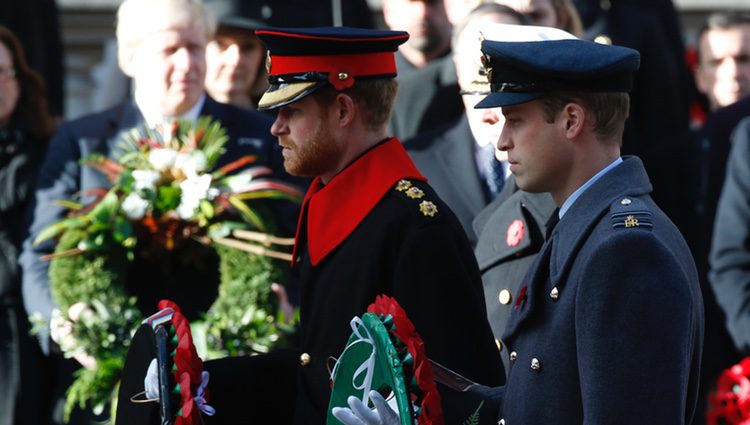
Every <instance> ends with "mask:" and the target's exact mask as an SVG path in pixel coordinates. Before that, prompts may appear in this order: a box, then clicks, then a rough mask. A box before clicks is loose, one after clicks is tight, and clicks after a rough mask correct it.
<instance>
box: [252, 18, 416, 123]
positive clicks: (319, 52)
mask: <svg viewBox="0 0 750 425" xmlns="http://www.w3.org/2000/svg"><path fill="white" fill-rule="evenodd" d="M255 34H256V35H257V36H258V38H260V39H261V41H263V43H265V45H266V47H267V49H268V59H267V62H266V68H267V70H268V81H269V83H270V86H269V88H268V90H267V91H266V92H265V93H264V94H263V97H262V98H261V99H260V102H259V104H258V109H260V110H267V109H273V108H278V107H280V106H284V105H287V104H289V103H292V102H296V101H297V100H299V99H301V98H303V97H305V96H307V95H308V94H310V93H312V92H313V91H315V90H317V89H318V88H320V87H322V86H325V85H326V84H331V85H333V86H334V87H335V88H336V89H337V90H344V89H346V88H348V87H351V86H352V85H354V81H355V80H356V79H357V78H394V77H395V76H396V61H395V57H394V52H396V50H398V46H399V45H400V44H402V43H404V42H405V41H406V40H408V39H409V34H408V33H406V32H403V31H379V30H368V29H362V28H349V27H319V28H261V29H258V30H256V31H255Z"/></svg>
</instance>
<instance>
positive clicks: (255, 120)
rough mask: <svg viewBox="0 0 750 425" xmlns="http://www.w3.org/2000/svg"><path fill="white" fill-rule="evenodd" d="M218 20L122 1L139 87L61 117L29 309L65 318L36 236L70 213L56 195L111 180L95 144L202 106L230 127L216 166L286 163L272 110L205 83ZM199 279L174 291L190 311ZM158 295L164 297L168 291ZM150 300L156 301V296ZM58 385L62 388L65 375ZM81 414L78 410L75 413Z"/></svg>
mask: <svg viewBox="0 0 750 425" xmlns="http://www.w3.org/2000/svg"><path fill="white" fill-rule="evenodd" d="M215 26H216V25H215V23H214V22H213V21H212V20H211V19H210V18H209V16H208V15H207V14H206V13H205V10H204V7H203V5H202V3H201V2H200V0H125V1H124V2H123V3H122V4H121V5H120V8H119V10H118V14H117V41H118V59H119V65H120V68H121V69H122V70H123V71H124V72H125V74H127V75H128V76H129V77H131V78H132V79H133V85H134V88H135V92H134V96H133V98H132V99H129V100H127V101H125V102H123V103H122V104H119V105H117V106H115V107H113V108H111V109H108V110H105V111H102V112H99V113H95V114H92V115H88V116H84V117H82V118H79V119H76V120H73V121H69V122H65V123H63V124H61V125H60V127H59V129H58V131H57V133H56V134H55V136H54V138H53V139H52V141H51V143H50V147H49V152H48V155H47V157H46V159H45V161H44V164H43V165H42V168H41V170H40V174H39V180H38V187H37V191H36V194H35V197H34V198H33V203H32V205H31V208H30V211H29V213H30V214H32V216H31V218H30V219H31V227H30V229H29V236H28V239H27V240H26V241H25V243H24V249H23V253H22V255H21V259H20V262H21V265H22V267H23V296H24V301H25V306H26V310H27V312H28V313H29V314H30V315H31V314H40V315H41V316H42V317H43V318H45V319H46V320H48V321H50V320H53V323H55V324H57V323H59V322H60V321H59V320H55V317H57V316H58V315H57V314H53V312H54V311H55V310H56V304H55V301H54V300H53V298H52V295H51V293H50V284H49V280H48V277H47V270H48V262H45V261H43V260H41V259H40V257H41V256H42V255H44V254H49V253H50V252H52V251H53V250H54V243H53V242H52V241H48V242H47V243H43V244H40V245H37V246H34V245H33V244H32V241H33V240H34V239H35V238H36V236H37V235H38V234H39V232H40V231H41V230H42V229H44V228H46V227H47V226H49V225H50V224H52V223H55V222H57V221H58V220H60V219H61V218H63V217H64V216H65V213H66V210H65V209H64V208H63V207H61V206H60V205H58V204H57V203H56V202H57V201H59V200H65V199H71V198H72V197H73V196H74V195H75V194H82V195H84V196H83V197H82V201H83V202H84V203H86V202H90V201H91V200H92V199H90V198H89V199H86V196H85V195H86V194H87V193H91V190H92V189H99V188H106V187H109V186H110V184H109V182H108V180H107V178H106V177H105V176H104V175H103V174H101V173H99V172H97V171H95V170H93V169H91V168H89V167H81V165H80V162H79V161H80V159H81V158H83V157H85V156H87V155H90V154H92V153H103V154H106V155H108V156H110V157H111V156H112V152H113V150H114V148H115V146H116V145H117V143H118V141H119V140H120V139H121V138H122V135H123V134H125V133H126V132H128V131H129V130H131V129H134V128H141V127H144V126H148V127H150V128H167V127H166V126H168V125H169V124H171V123H172V122H174V121H175V120H178V119H179V120H191V121H194V120H196V119H197V118H198V117H199V116H204V115H208V116H212V117H213V118H214V119H218V120H220V121H221V122H222V124H223V126H224V127H225V128H226V129H227V132H228V135H229V137H230V140H229V142H228V143H227V145H226V152H225V154H224V155H223V156H222V158H221V159H220V160H219V161H218V163H217V164H216V166H217V167H221V166H222V165H224V164H227V163H228V162H230V161H232V160H234V159H237V158H239V157H240V156H243V155H257V156H258V158H259V160H260V161H261V162H263V163H265V164H266V165H269V166H270V167H271V168H273V169H274V170H275V171H276V170H278V171H279V172H283V171H281V170H282V166H281V162H282V159H281V156H280V151H279V150H278V147H277V145H276V141H275V138H273V137H272V136H271V134H270V126H271V121H270V119H268V118H266V117H265V116H263V115H261V114H259V113H256V112H251V111H246V110H242V109H240V108H237V107H234V106H230V105H225V104H221V103H218V102H216V101H215V100H213V99H211V98H210V97H208V96H207V95H206V94H205V92H204V86H203V84H204V80H205V74H206V61H205V48H206V43H207V41H208V40H209V39H210V38H211V35H212V33H213V31H214V29H215ZM192 280H193V282H182V284H181V285H182V286H181V288H180V291H179V293H180V294H181V296H180V297H179V298H181V299H180V300H175V301H176V302H178V303H179V304H180V305H181V307H182V308H183V311H186V310H187V311H188V312H192V314H193V315H197V313H198V312H200V311H205V310H206V309H207V308H208V307H209V306H210V303H211V302H212V300H213V298H215V295H216V291H217V287H216V285H206V284H205V282H198V280H200V279H192ZM217 284H218V281H217ZM142 286H148V285H142ZM142 286H139V287H142ZM137 295H140V294H137ZM170 295H171V294H170ZM150 296H151V297H152V298H156V300H158V299H159V298H158V297H160V296H164V294H163V293H159V294H150ZM144 298H146V299H148V297H144ZM144 308H146V309H148V310H149V311H151V310H153V309H155V308H156V304H155V302H154V305H153V306H146V305H144ZM188 314H189V315H190V313H188ZM193 317H196V316H193ZM54 330H55V329H52V331H53V332H52V334H51V335H53V336H54V335H55V332H54ZM48 331H49V329H48ZM48 335H50V333H49V332H45V333H44V334H43V335H42V337H41V338H40V343H41V345H42V347H43V349H44V351H45V352H46V353H50V348H52V352H53V353H54V352H55V351H56V350H55V347H56V344H51V343H50V339H49V336H48ZM53 358H57V359H58V360H57V361H61V365H60V373H59V375H60V378H61V379H62V380H65V379H67V380H68V383H69V382H70V377H71V373H72V371H73V370H74V369H77V368H78V367H79V365H78V364H77V363H75V362H73V361H71V360H65V361H62V360H59V356H53ZM77 360H79V362H82V364H85V363H87V362H90V359H86V357H85V356H81V357H80V358H77ZM89 364H90V363H89ZM58 387H60V389H61V390H64V389H65V387H66V385H65V384H63V385H62V386H61V385H58ZM76 420H77V419H76V416H75V414H74V416H73V418H72V419H71V421H72V422H73V423H75V422H76Z"/></svg>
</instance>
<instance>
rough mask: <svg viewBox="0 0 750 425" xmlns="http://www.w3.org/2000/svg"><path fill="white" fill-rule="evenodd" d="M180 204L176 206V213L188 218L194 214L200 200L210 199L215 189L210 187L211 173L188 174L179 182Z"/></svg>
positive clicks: (184, 218) (185, 218)
mask: <svg viewBox="0 0 750 425" xmlns="http://www.w3.org/2000/svg"><path fill="white" fill-rule="evenodd" d="M180 190H181V191H182V193H181V195H180V205H179V206H178V207H177V214H178V215H179V216H180V218H182V219H183V220H189V219H191V218H193V216H194V215H195V210H196V209H198V206H199V205H200V203H201V201H202V200H204V199H211V198H213V197H214V196H216V194H215V190H212V188H211V175H210V174H202V175H200V176H197V175H190V174H188V178H187V179H185V180H184V181H183V182H182V183H180Z"/></svg>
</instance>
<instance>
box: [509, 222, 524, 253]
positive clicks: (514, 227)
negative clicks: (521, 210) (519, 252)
mask: <svg viewBox="0 0 750 425" xmlns="http://www.w3.org/2000/svg"><path fill="white" fill-rule="evenodd" d="M525 232H526V228H525V226H524V224H523V221H521V220H520V219H515V220H513V222H512V223H510V226H508V230H507V231H506V232H505V242H506V243H507V244H508V246H511V247H513V246H518V244H519V243H521V239H523V235H524V233H525Z"/></svg>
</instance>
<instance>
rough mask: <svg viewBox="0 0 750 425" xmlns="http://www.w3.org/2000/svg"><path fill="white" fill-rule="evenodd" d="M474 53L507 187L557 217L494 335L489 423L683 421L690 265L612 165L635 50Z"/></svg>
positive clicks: (696, 289) (692, 315) (574, 44)
mask: <svg viewBox="0 0 750 425" xmlns="http://www.w3.org/2000/svg"><path fill="white" fill-rule="evenodd" d="M523 28H526V27H519V31H521V30H522V29H523ZM482 52H483V53H484V54H485V56H486V57H487V61H488V67H489V69H490V71H491V72H490V73H489V75H490V83H491V84H492V89H493V90H492V91H493V93H491V94H490V95H489V96H487V97H486V98H485V99H484V100H483V101H482V102H480V103H479V104H478V105H477V107H480V108H481V107H498V106H500V107H502V110H503V115H504V116H505V126H504V127H503V132H502V134H501V136H500V140H499V141H498V148H499V149H501V150H504V151H506V152H507V153H508V158H509V162H510V164H511V165H510V167H511V171H512V172H513V174H514V176H515V177H516V183H517V184H518V186H519V187H520V188H521V189H523V190H526V191H530V192H545V191H546V192H549V193H550V194H551V195H552V198H553V199H554V201H555V204H556V205H557V206H558V208H559V210H558V211H556V213H555V214H554V215H553V218H555V219H557V220H554V221H551V222H550V223H549V225H548V233H549V236H548V239H547V240H546V241H545V243H544V246H543V247H542V249H541V252H540V254H539V256H538V257H537V258H536V260H535V262H534V264H533V265H532V267H531V269H530V270H529V272H528V273H527V274H526V276H525V277H524V279H523V282H524V284H523V286H522V288H521V291H520V293H519V294H518V296H517V297H516V299H515V301H514V303H513V305H514V309H513V312H512V313H511V317H510V320H509V321H508V325H507V327H506V329H505V333H504V334H503V341H504V342H505V344H506V345H507V346H508V350H509V351H510V352H511V355H510V360H511V366H510V370H509V372H508V379H507V383H506V385H505V386H504V387H501V388H498V389H496V391H495V393H494V396H495V397H496V399H495V400H496V402H497V403H499V405H500V418H499V421H498V422H497V423H498V424H499V425H505V424H603V423H613V422H616V423H635V422H642V423H650V424H657V423H658V424H684V423H689V422H690V421H691V420H692V417H693V414H694V410H695V404H696V397H697V394H698V382H699V369H700V353H701V349H702V342H703V306H702V302H701V295H700V286H699V284H698V277H697V274H696V271H695V264H694V263H693V259H692V256H691V254H690V251H689V249H688V247H687V244H686V243H685V241H684V239H683V238H682V236H681V235H680V233H679V231H678V230H677V228H676V227H675V226H674V224H672V223H671V222H670V220H669V219H668V218H667V216H666V215H665V214H664V213H663V212H662V211H661V210H660V209H659V208H658V207H657V206H656V205H655V204H654V202H653V200H652V199H651V198H650V196H649V195H648V193H649V192H650V191H651V184H650V182H649V179H648V176H647V174H646V172H645V171H644V168H643V163H642V162H641V161H640V160H639V159H638V158H637V157H632V156H625V157H621V156H620V143H621V142H622V133H623V129H624V125H625V120H626V118H627V116H628V111H629V109H628V106H629V105H628V103H629V102H628V101H629V98H628V94H627V91H628V90H629V89H630V88H631V87H632V79H633V76H634V73H635V70H636V69H637V68H638V64H639V54H638V52H637V51H635V50H632V49H628V48H624V47H619V46H605V45H600V44H597V43H593V42H590V41H585V40H579V39H566V40H545V41H530V42H499V41H492V40H485V41H484V42H483V43H482ZM561 90H564V91H561ZM615 365H616V366H615ZM352 404H353V405H356V403H352Z"/></svg>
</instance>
